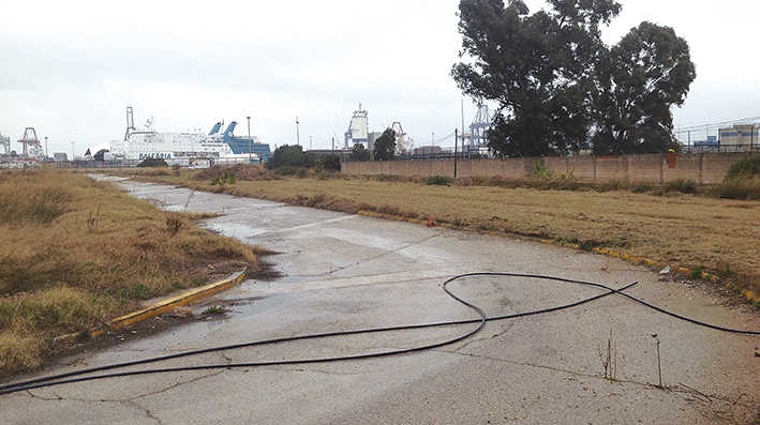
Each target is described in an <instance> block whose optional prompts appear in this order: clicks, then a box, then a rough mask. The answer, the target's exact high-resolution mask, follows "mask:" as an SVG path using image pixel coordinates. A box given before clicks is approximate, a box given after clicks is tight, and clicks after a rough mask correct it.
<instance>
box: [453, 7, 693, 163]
mask: <svg viewBox="0 0 760 425" xmlns="http://www.w3.org/2000/svg"><path fill="white" fill-rule="evenodd" d="M459 9H460V23H459V31H460V33H461V34H462V38H463V41H462V51H461V54H460V55H461V57H462V58H463V59H465V60H464V61H462V62H460V63H457V64H455V65H454V67H453V68H452V71H451V74H452V76H453V78H454V79H455V81H456V82H457V84H458V85H459V87H460V88H461V89H462V90H463V91H464V92H465V93H466V94H468V95H471V96H473V97H476V98H481V99H489V100H491V101H494V102H496V103H497V104H498V111H497V113H496V115H495V118H494V122H493V127H492V131H491V132H490V135H489V147H490V148H491V149H492V150H493V151H494V152H495V153H496V154H497V155H499V156H542V155H564V154H569V153H574V152H578V151H580V150H581V149H584V148H587V147H589V143H590V141H592V140H593V141H598V142H599V143H600V144H601V143H602V141H604V140H609V138H608V139H604V138H603V137H601V136H599V135H600V134H603V133H604V132H605V131H608V130H609V129H610V128H614V129H615V130H616V131H618V130H619V128H618V127H619V125H620V124H619V122H618V121H605V120H602V118H603V114H605V113H606V112H602V110H606V109H608V108H610V107H611V106H610V105H617V104H618V103H619V102H618V101H619V99H620V97H619V96H614V95H612V94H613V93H615V89H614V88H617V87H618V85H614V88H612V86H610V85H609V82H611V81H614V79H613V78H612V74H615V75H617V74H619V73H621V72H623V71H622V70H619V68H621V67H625V66H628V65H630V64H635V63H636V62H631V61H628V62H626V61H624V60H622V59H620V58H618V59H616V58H615V55H616V54H618V55H621V57H622V56H624V55H623V52H630V51H632V49H633V50H635V44H636V43H635V42H633V40H632V41H629V42H626V40H628V39H629V38H633V39H634V40H635V38H636V37H633V36H631V35H629V36H627V37H626V38H625V39H624V40H623V41H622V42H621V44H620V45H619V46H616V47H614V48H612V49H610V48H608V47H607V46H605V44H604V43H603V42H602V40H601V30H600V28H601V27H602V26H605V25H607V24H608V23H609V22H610V21H611V20H612V19H613V18H614V17H616V16H617V15H618V14H619V13H620V10H621V6H620V4H619V3H617V2H616V1H615V0H549V1H548V2H547V7H546V8H545V10H540V11H538V12H536V13H533V14H530V11H529V10H528V7H527V6H526V5H525V3H524V2H523V1H521V0H509V1H508V3H507V4H505V3H504V1H503V0H462V1H461V2H460V5H459ZM634 31H635V30H634ZM639 38H642V35H640V36H639ZM643 39H644V40H646V43H649V44H647V48H649V49H650V50H652V51H661V50H663V49H662V48H660V44H662V43H665V44H667V43H668V40H669V39H668V38H667V37H663V36H660V37H643ZM629 44H630V45H632V46H629ZM621 46H622V47H621ZM640 47H641V48H640V49H639V50H644V49H643V44H641V45H640ZM681 58H682V59H683V58H685V59H686V60H687V61H688V46H686V50H685V56H683V55H682V56H681ZM663 60H664V58H661V57H655V59H654V62H656V63H658V64H659V63H660V62H662V61H663ZM689 63H690V62H689ZM657 69H660V70H663V71H666V70H667V69H668V68H667V67H666V66H662V67H659V68H657ZM679 69H680V68H679ZM678 72H681V71H680V70H679V71H678ZM692 74H693V69H692ZM618 79H619V78H618ZM656 79H657V77H656V76H655V77H654V80H656ZM692 79H693V78H692ZM654 80H652V81H654ZM665 80H668V79H667V78H664V79H663V81H665ZM682 80H688V78H682ZM688 82H689V83H690V82H691V80H688ZM629 85H630V84H629ZM657 89H659V90H666V91H667V92H668V94H667V95H663V96H662V100H664V101H665V102H666V103H665V104H664V105H657V108H660V109H663V110H666V111H667V114H668V117H669V116H670V115H669V114H670V107H671V105H672V104H673V103H676V104H680V103H678V102H670V101H671V100H672V99H682V97H679V94H678V93H682V94H683V95H684V96H685V91H684V90H682V89H681V88H680V86H679V87H678V88H676V87H674V86H668V85H667V83H664V84H660V85H659V86H657ZM686 90H688V84H686ZM624 93H625V92H624V91H621V92H620V93H618V94H624ZM628 100H629V101H632V102H633V103H634V104H636V105H640V106H641V107H642V108H645V109H646V110H651V109H652V108H655V105H647V106H644V105H643V104H642V101H641V100H639V99H638V98H636V97H635V96H633V95H631V96H630V97H629V98H628ZM667 102H670V103H667ZM647 108H648V109H647ZM649 115H651V116H657V117H662V116H663V114H661V113H654V112H653V113H652V114H649ZM665 118H667V117H665ZM666 127H667V128H668V129H671V128H672V126H668V125H666ZM618 132H619V131H618ZM640 132H641V133H642V134H647V135H650V134H655V135H658V137H663V135H662V134H660V133H658V132H657V131H654V130H652V129H649V130H646V131H645V130H644V129H643V128H642V129H641V131H640ZM610 134H613V133H610ZM648 149H651V147H648Z"/></svg>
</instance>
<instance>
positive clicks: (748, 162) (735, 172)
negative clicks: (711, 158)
mask: <svg viewBox="0 0 760 425" xmlns="http://www.w3.org/2000/svg"><path fill="white" fill-rule="evenodd" d="M757 175H760V155H755V156H752V157H749V158H745V159H742V160H741V161H738V162H736V163H735V164H733V165H732V166H731V168H729V169H728V172H727V173H726V180H733V179H737V178H746V177H752V176H757Z"/></svg>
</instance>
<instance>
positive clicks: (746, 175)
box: [715, 155, 760, 200]
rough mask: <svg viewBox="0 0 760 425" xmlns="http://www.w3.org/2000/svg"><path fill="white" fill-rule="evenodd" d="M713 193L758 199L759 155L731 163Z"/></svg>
mask: <svg viewBox="0 0 760 425" xmlns="http://www.w3.org/2000/svg"><path fill="white" fill-rule="evenodd" d="M715 194H716V195H717V196H719V197H721V198H725V199H740V200H757V199H760V155H754V156H751V157H749V158H745V159H743V160H741V161H738V162H736V163H735V164H733V165H732V166H731V168H729V169H728V172H727V173H726V178H725V179H724V180H723V183H722V184H721V185H719V186H718V187H716V188H715Z"/></svg>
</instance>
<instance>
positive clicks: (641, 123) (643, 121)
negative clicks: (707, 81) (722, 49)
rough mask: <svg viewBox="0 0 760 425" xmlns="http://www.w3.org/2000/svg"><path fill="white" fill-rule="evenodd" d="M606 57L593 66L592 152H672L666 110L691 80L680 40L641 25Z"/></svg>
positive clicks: (678, 102) (668, 30)
mask: <svg viewBox="0 0 760 425" xmlns="http://www.w3.org/2000/svg"><path fill="white" fill-rule="evenodd" d="M606 53H607V54H606V57H605V60H604V61H602V62H601V63H600V64H599V66H598V67H597V76H598V84H597V90H596V92H595V99H594V103H593V105H594V113H595V114H596V117H595V118H596V119H595V123H596V127H595V134H594V136H593V146H594V152H595V153H598V154H623V153H651V152H667V151H668V150H669V149H671V148H674V147H675V146H676V142H675V140H674V138H673V116H672V113H671V107H672V106H673V105H679V106H680V105H683V103H684V101H685V100H686V94H687V93H688V91H689V86H690V85H691V83H692V81H694V78H695V77H696V73H695V69H694V64H693V63H692V62H691V59H690V57H689V45H688V43H687V42H686V40H684V39H683V38H680V37H678V36H677V35H676V33H675V31H673V29H672V28H669V27H662V26H658V25H655V24H652V23H649V22H643V23H641V25H639V26H638V27H637V28H634V29H632V30H631V32H629V33H628V35H626V36H625V37H624V38H623V39H622V40H621V41H620V43H619V44H617V45H616V46H614V47H612V48H611V49H609V50H607V52H606Z"/></svg>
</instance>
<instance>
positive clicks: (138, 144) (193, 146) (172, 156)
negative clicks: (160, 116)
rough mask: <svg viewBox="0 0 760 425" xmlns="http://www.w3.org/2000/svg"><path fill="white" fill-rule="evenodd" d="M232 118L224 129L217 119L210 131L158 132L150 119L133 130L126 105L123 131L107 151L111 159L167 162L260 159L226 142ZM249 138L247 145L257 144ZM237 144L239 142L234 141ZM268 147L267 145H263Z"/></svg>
mask: <svg viewBox="0 0 760 425" xmlns="http://www.w3.org/2000/svg"><path fill="white" fill-rule="evenodd" d="M235 126H237V123H236V122H234V121H233V122H232V123H230V125H229V126H228V127H227V129H226V130H225V131H224V133H220V130H221V128H222V123H221V122H218V123H216V124H215V125H214V127H213V128H212V129H211V132H209V133H208V134H205V133H203V132H182V133H160V132H157V131H155V130H153V129H152V125H151V123H150V121H149V122H148V125H146V129H145V130H137V129H136V128H135V126H134V116H133V110H132V108H131V107H127V131H126V133H125V134H124V139H122V140H121V141H115V142H111V152H110V153H111V155H113V156H114V158H115V159H125V160H128V161H144V160H145V159H148V158H155V159H163V160H164V161H166V163H167V164H169V165H183V166H189V165H193V163H195V162H196V161H198V160H210V161H211V162H212V163H214V164H220V163H225V164H229V163H245V162H256V163H258V162H260V161H261V159H260V157H259V155H258V154H256V153H253V152H251V151H250V150H249V152H247V153H240V152H238V153H235V152H234V151H233V149H232V147H231V146H230V143H229V142H230V141H232V140H233V139H234V135H233V132H234V131H235ZM254 140H255V139H252V140H251V143H250V145H251V146H253V145H257V146H261V144H260V143H257V142H254ZM238 144H239V143H238ZM267 150H268V146H267Z"/></svg>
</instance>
